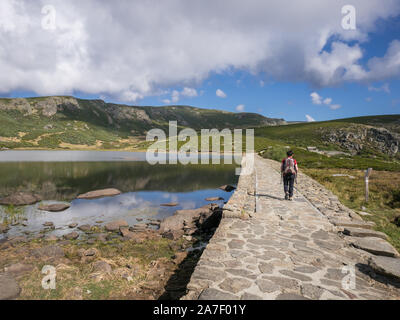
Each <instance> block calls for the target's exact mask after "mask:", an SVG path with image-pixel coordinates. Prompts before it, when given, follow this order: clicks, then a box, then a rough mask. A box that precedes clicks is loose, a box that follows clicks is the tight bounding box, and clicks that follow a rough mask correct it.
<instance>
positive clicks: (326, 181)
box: [303, 168, 400, 251]
mask: <svg viewBox="0 0 400 320" xmlns="http://www.w3.org/2000/svg"><path fill="white" fill-rule="evenodd" d="M303 171H304V173H306V174H307V175H309V176H310V177H312V178H313V179H315V180H316V181H318V182H320V183H321V184H322V185H324V186H325V187H326V188H328V189H329V190H331V191H332V192H333V193H334V194H336V195H337V196H338V197H339V200H340V202H342V203H343V204H344V205H346V206H347V207H349V208H351V209H353V210H355V211H361V208H362V207H365V210H364V211H366V212H368V213H369V214H370V216H364V217H363V219H366V220H369V221H373V222H375V223H376V230H378V231H381V232H384V233H386V234H387V235H388V236H389V239H390V242H391V243H392V244H393V245H394V246H395V247H396V248H397V249H398V250H399V251H400V229H399V227H397V226H396V225H395V224H394V223H393V220H394V218H395V217H396V216H397V215H399V214H400V201H399V194H400V190H399V188H400V187H399V186H400V172H388V171H373V173H372V175H371V177H370V180H369V201H368V202H365V193H364V190H365V189H364V188H365V187H364V172H363V171H360V170H351V169H338V168H336V169H326V168H324V169H303ZM335 173H340V174H348V175H351V176H354V177H355V179H350V178H348V177H333V176H332V175H333V174H335Z"/></svg>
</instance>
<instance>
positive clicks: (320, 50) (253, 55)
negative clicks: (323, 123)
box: [0, 0, 400, 101]
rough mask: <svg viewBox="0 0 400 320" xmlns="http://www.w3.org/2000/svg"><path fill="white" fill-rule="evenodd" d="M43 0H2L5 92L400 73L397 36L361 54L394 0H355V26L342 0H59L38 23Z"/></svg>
mask: <svg viewBox="0 0 400 320" xmlns="http://www.w3.org/2000/svg"><path fill="white" fill-rule="evenodd" d="M45 4H48V1H47V0H37V1H29V0H2V1H0V43H1V50H0V70H1V72H0V93H8V92H10V91H12V90H29V91H33V92H35V93H37V94H40V95H53V94H73V93H74V91H79V92H84V93H87V94H104V95H106V96H108V97H110V98H119V99H122V100H127V101H135V100H134V99H141V98H142V97H146V96H149V95H155V94H158V92H159V91H160V90H168V89H169V88H176V87H188V88H189V87H190V86H197V85H199V84H201V82H202V81H203V80H205V79H207V78H208V77H209V75H210V74H212V73H221V72H224V71H231V70H243V71H248V72H250V73H251V74H264V73H265V74H266V75H267V76H268V77H269V79H271V80H274V81H280V80H285V81H293V82H294V81H303V82H307V83H309V84H312V85H315V86H316V87H317V88H318V87H324V86H331V85H337V84H341V83H343V82H348V81H351V82H353V81H357V82H362V83H374V82H377V81H383V82H384V81H388V80H387V79H391V78H393V77H398V76H399V75H400V58H399V56H400V41H397V40H395V41H393V42H392V43H391V44H390V45H389V47H388V50H387V52H386V53H385V54H384V55H383V56H382V57H375V58H372V59H370V60H369V61H368V62H367V63H366V64H365V65H362V64H361V61H362V58H363V57H364V56H365V52H363V50H362V48H361V46H362V45H363V43H364V42H365V41H368V34H369V33H370V32H373V31H374V29H375V28H376V25H375V23H376V21H378V20H380V19H383V20H384V19H387V18H389V17H393V16H396V15H398V14H399V13H400V2H399V1H396V0H369V1H365V0H353V1H352V5H354V6H355V7H356V8H357V30H356V31H348V30H343V29H342V28H341V24H340V19H341V14H340V13H341V7H342V5H343V3H341V2H340V1H315V0H304V1H302V5H301V6H293V5H292V1H291V0H282V1H248V2H243V1H238V0H233V1H230V2H229V5H226V4H225V3H223V2H220V1H211V0H209V1H207V0H205V1H202V2H201V3H199V2H194V1H190V2H189V1H185V0H176V1H172V2H170V1H168V2H167V1H155V0H149V1H124V2H121V3H118V5H116V4H115V3H114V2H112V1H96V0H86V1H79V0H70V1H61V0H52V1H51V4H52V5H53V6H54V7H55V9H56V10H57V11H56V13H57V15H56V19H57V20H56V23H57V29H56V30H54V31H47V30H44V29H42V27H41V20H42V18H43V15H42V14H41V9H42V7H43V6H44V5H45ZM282 21H284V23H282ZM332 37H334V39H335V40H334V42H333V43H331V46H330V47H331V48H332V49H331V50H329V51H327V50H324V47H325V45H326V44H327V41H328V39H332ZM350 40H351V41H352V42H351V45H350V44H348V43H349V42H347V41H350ZM183 44H184V45H183ZM260 85H261V83H260ZM183 91H184V90H183ZM178 93H179V92H178ZM185 94H188V95H186V96H187V97H190V94H194V91H191V90H190V91H187V92H186V93H185ZM181 95H182V96H183V95H184V94H182V93H179V95H175V100H176V99H178V100H179V97H180V96H181ZM194 96H195V95H194ZM172 99H173V98H171V100H172Z"/></svg>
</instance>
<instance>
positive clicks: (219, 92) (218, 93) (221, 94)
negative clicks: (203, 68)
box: [215, 89, 227, 98]
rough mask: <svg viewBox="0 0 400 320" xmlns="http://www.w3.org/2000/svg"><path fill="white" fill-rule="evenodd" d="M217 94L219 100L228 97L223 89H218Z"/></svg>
mask: <svg viewBox="0 0 400 320" xmlns="http://www.w3.org/2000/svg"><path fill="white" fill-rule="evenodd" d="M215 94H216V95H217V97H219V98H226V97H227V95H226V93H225V92H223V91H222V90H221V89H217V91H216V93H215Z"/></svg>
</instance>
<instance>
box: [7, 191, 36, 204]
mask: <svg viewBox="0 0 400 320" xmlns="http://www.w3.org/2000/svg"><path fill="white" fill-rule="evenodd" d="M40 200H41V199H40V197H39V196H37V195H34V194H31V193H26V192H17V193H14V194H12V195H10V196H8V197H5V198H2V199H0V204H1V205H6V206H8V205H13V206H27V205H32V204H35V203H37V202H39V201H40Z"/></svg>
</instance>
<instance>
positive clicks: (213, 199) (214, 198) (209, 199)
mask: <svg viewBox="0 0 400 320" xmlns="http://www.w3.org/2000/svg"><path fill="white" fill-rule="evenodd" d="M219 200H224V198H221V197H211V198H206V201H219Z"/></svg>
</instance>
